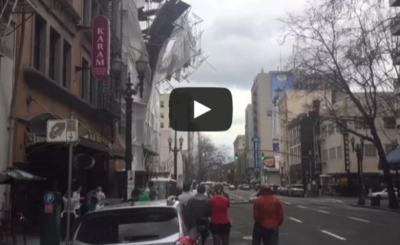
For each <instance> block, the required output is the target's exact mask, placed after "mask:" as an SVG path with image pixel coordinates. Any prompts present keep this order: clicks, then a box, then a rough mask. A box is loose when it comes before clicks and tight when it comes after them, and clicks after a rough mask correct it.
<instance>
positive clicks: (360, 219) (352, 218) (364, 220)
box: [348, 216, 370, 223]
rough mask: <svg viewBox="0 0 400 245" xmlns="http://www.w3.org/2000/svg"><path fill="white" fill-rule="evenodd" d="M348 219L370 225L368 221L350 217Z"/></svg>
mask: <svg viewBox="0 0 400 245" xmlns="http://www.w3.org/2000/svg"><path fill="white" fill-rule="evenodd" d="M348 218H349V219H352V220H357V221H360V222H364V223H370V221H369V220H366V219H360V218H356V217H350V216H349V217H348Z"/></svg>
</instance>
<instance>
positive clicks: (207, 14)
mask: <svg viewBox="0 0 400 245" xmlns="http://www.w3.org/2000/svg"><path fill="white" fill-rule="evenodd" d="M184 1H185V2H187V3H189V4H191V5H192V12H194V13H195V14H197V15H198V16H199V17H201V18H202V19H203V20H204V22H203V23H202V25H201V26H202V28H203V29H204V30H205V31H204V34H203V38H202V47H203V50H204V51H205V53H206V55H208V56H209V59H208V60H207V62H208V63H210V64H211V65H212V66H213V67H215V69H216V70H214V69H213V68H211V67H210V66H209V65H208V64H206V63H203V65H202V66H201V67H200V68H199V69H198V70H197V71H196V72H195V73H194V74H193V75H192V76H191V77H190V78H189V80H190V84H187V83H183V84H181V85H180V86H217V87H226V88H229V89H230V90H231V92H232V95H233V124H232V127H231V129H230V130H229V131H226V132H218V133H207V134H208V135H210V136H211V137H212V139H213V140H214V142H215V143H217V144H225V145H227V146H229V147H232V148H233V141H234V140H235V138H236V136H237V135H238V134H244V126H245V108H246V106H247V104H249V103H250V99H251V94H250V89H251V85H252V83H253V80H254V78H255V76H256V75H257V73H259V72H260V71H261V69H262V68H264V71H265V72H268V71H270V70H277V67H278V66H279V64H280V55H282V63H283V65H284V62H285V57H288V55H289V54H290V52H291V50H292V45H291V44H290V43H287V44H284V45H281V44H280V40H281V33H280V28H281V27H282V24H281V23H280V22H279V21H278V20H277V19H278V18H283V17H285V14H286V12H293V11H299V10H301V9H302V8H303V6H304V3H305V1H304V0H279V1H268V0H184ZM232 152H233V150H232ZM232 154H233V153H232Z"/></svg>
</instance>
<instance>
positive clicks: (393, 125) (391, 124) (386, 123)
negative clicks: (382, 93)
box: [383, 117, 396, 129]
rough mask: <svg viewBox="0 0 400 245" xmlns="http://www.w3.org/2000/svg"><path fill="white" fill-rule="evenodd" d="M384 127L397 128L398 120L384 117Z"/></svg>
mask: <svg viewBox="0 0 400 245" xmlns="http://www.w3.org/2000/svg"><path fill="white" fill-rule="evenodd" d="M383 127H384V128H387V129H394V128H396V118H394V117H384V118H383Z"/></svg>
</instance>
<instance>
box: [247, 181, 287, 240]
mask: <svg viewBox="0 0 400 245" xmlns="http://www.w3.org/2000/svg"><path fill="white" fill-rule="evenodd" d="M258 193H259V196H258V197H257V198H256V199H255V201H254V207H253V215H254V228H253V242H252V245H260V244H261V241H262V242H263V244H264V245H277V244H278V238H279V227H280V226H281V225H282V223H283V208H282V203H281V201H280V200H279V199H278V198H276V197H275V196H274V195H273V191H272V189H271V187H270V186H269V185H263V186H261V187H260V190H259V192H258Z"/></svg>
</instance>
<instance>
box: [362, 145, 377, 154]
mask: <svg viewBox="0 0 400 245" xmlns="http://www.w3.org/2000/svg"><path fill="white" fill-rule="evenodd" d="M364 154H365V156H367V157H376V148H375V146H374V145H373V144H365V145H364Z"/></svg>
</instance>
